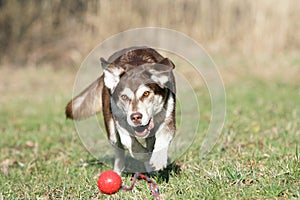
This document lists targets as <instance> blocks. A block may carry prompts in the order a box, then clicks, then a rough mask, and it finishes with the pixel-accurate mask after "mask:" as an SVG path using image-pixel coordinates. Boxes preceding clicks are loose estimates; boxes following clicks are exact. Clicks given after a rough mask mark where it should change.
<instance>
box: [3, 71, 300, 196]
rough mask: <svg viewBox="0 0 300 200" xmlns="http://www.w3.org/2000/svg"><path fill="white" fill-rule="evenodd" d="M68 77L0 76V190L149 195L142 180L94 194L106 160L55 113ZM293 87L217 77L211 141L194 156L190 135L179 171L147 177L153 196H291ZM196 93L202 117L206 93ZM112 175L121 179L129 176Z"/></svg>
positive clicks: (295, 185) (298, 140)
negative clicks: (220, 102) (220, 100)
mask: <svg viewBox="0 0 300 200" xmlns="http://www.w3.org/2000/svg"><path fill="white" fill-rule="evenodd" d="M0 70H1V73H0V74H2V76H3V73H4V72H6V73H7V74H12V73H8V72H10V71H9V70H8V71H7V70H6V69H0ZM11 72H12V71H11ZM73 76H75V75H74V73H71V72H66V71H56V72H54V71H52V70H43V69H28V68H25V69H20V70H16V71H14V73H13V74H12V76H10V77H9V78H8V77H5V76H3V77H1V80H2V83H3V84H2V86H5V87H0V91H1V93H2V95H3V96H2V98H1V99H0V102H1V108H0V137H1V139H0V163H1V168H2V172H1V171H0V180H1V181H0V199H151V195H150V192H149V189H148V186H147V184H146V183H145V182H142V181H139V182H138V183H137V185H136V188H135V189H134V190H133V191H132V192H124V191H120V192H118V193H117V194H115V195H112V196H105V195H102V194H100V193H99V191H98V189H97V185H96V182H97V177H98V174H99V173H100V172H101V171H104V170H107V169H111V166H108V165H103V164H101V163H99V162H97V161H95V159H94V158H93V157H92V156H91V155H90V154H89V153H88V152H87V151H86V150H85V148H84V147H83V145H82V144H81V142H80V139H79V137H78V136H77V134H76V132H75V130H74V125H73V123H72V122H71V121H69V120H66V119H65V116H64V106H65V104H66V102H67V101H68V100H69V98H70V96H71V91H72V82H73V78H74V77H73ZM26 77H31V78H26ZM53 77H54V78H53ZM55 77H56V78H55ZM50 83H51V84H50ZM0 86H1V85H0ZM299 86H300V85H299V82H298V83H297V82H294V83H288V82H281V81H279V80H277V81H275V82H274V81H268V82H266V81H263V80H262V79H260V78H256V77H250V76H247V78H245V79H243V80H238V81H236V82H234V83H233V82H231V83H228V84H226V94H227V118H226V123H225V126H224V129H223V134H222V136H221V137H220V138H219V140H218V143H217V145H216V146H215V148H214V149H213V150H212V152H211V153H210V154H209V155H207V156H206V157H205V158H203V159H199V158H198V154H199V149H200V144H201V143H200V142H197V141H196V142H195V144H194V145H193V146H192V147H191V148H190V149H189V151H188V152H186V154H185V155H184V156H182V157H181V158H180V159H179V160H178V164H179V165H180V166H181V171H180V173H175V172H172V173H171V175H170V178H169V181H168V182H166V181H164V180H162V179H160V178H159V177H154V179H155V180H156V181H157V182H158V185H159V189H160V192H161V196H162V198H163V199H298V198H300V192H299V191H300V153H299V152H300V146H299V144H300V124H299V117H300V104H299V102H300V87H299ZM33 87H34V90H32V89H31V88H33ZM7 88H8V89H7ZM201 102H202V105H200V106H202V107H203V108H204V110H203V112H204V115H203V116H204V118H203V119H202V120H203V123H204V124H205V123H207V122H208V120H207V119H206V118H205V116H209V108H208V107H207V108H205V105H206V104H209V99H208V98H204V99H203V100H202V101H201ZM201 127H202V128H201V130H200V132H202V131H203V129H204V127H205V126H201ZM122 178H123V181H124V182H125V184H126V185H129V182H130V181H129V179H130V177H129V176H126V175H123V177H122Z"/></svg>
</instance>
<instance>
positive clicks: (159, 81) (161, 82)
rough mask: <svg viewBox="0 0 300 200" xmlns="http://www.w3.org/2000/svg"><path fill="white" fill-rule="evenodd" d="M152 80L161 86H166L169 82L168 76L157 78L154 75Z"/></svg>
mask: <svg viewBox="0 0 300 200" xmlns="http://www.w3.org/2000/svg"><path fill="white" fill-rule="evenodd" d="M151 79H152V80H153V81H154V82H156V83H158V84H161V85H164V84H166V83H167V82H168V80H169V78H168V76H165V75H162V76H156V75H152V76H151Z"/></svg>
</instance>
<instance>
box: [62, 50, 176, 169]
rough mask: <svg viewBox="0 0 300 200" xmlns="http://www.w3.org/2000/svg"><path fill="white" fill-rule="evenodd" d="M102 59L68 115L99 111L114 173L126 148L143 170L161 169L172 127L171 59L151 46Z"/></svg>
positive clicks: (173, 90) (70, 105) (74, 116)
mask: <svg viewBox="0 0 300 200" xmlns="http://www.w3.org/2000/svg"><path fill="white" fill-rule="evenodd" d="M100 61H101V65H102V67H103V74H102V75H101V76H100V77H99V78H98V79H97V80H96V81H94V82H93V83H92V84H91V85H90V86H88V87H87V88H86V89H85V90H83V92H81V93H80V94H79V95H78V96H76V97H75V98H73V99H72V100H71V101H70V102H69V103H68V104H67V106H66V116H67V118H71V119H74V120H81V119H84V118H87V117H89V116H91V115H95V114H97V113H98V112H99V111H101V110H102V112H103V117H104V121H105V128H106V132H107V137H108V139H109V141H110V143H111V144H112V146H113V147H114V153H115V161H114V171H115V172H117V173H119V174H120V173H121V172H122V171H123V170H124V169H125V150H128V151H129V153H130V156H131V157H133V158H134V159H136V160H139V161H142V162H144V164H145V169H146V170H147V172H152V171H159V170H162V169H164V168H165V167H166V166H167V165H168V149H169V145H170V143H171V141H172V139H173V138H174V136H175V131H176V121H175V105H176V97H175V95H176V87H175V78H174V74H173V69H174V68H175V65H174V63H173V62H172V61H171V60H170V59H168V58H165V57H163V56H162V55H160V54H159V53H158V52H157V51H156V50H154V49H152V48H149V47H131V48H127V49H123V50H121V51H118V52H116V53H114V54H113V55H112V56H110V57H109V59H108V60H107V61H106V60H105V59H103V58H100Z"/></svg>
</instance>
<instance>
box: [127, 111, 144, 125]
mask: <svg viewBox="0 0 300 200" xmlns="http://www.w3.org/2000/svg"><path fill="white" fill-rule="evenodd" d="M142 118H143V115H142V113H139V112H136V113H132V114H131V115H130V119H131V121H132V122H133V123H134V125H139V124H141V121H142Z"/></svg>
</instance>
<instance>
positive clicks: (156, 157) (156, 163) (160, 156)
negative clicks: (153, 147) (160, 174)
mask: <svg viewBox="0 0 300 200" xmlns="http://www.w3.org/2000/svg"><path fill="white" fill-rule="evenodd" d="M149 164H150V166H151V167H152V168H153V169H154V170H156V171H158V170H161V169H163V168H165V167H167V164H168V155H167V153H163V152H153V154H152V156H151V159H150V162H149Z"/></svg>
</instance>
